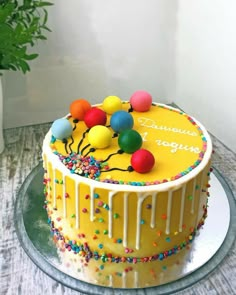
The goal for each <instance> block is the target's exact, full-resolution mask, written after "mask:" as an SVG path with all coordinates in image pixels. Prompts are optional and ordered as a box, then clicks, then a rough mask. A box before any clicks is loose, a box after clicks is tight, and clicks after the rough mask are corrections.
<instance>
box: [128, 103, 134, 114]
mask: <svg viewBox="0 0 236 295" xmlns="http://www.w3.org/2000/svg"><path fill="white" fill-rule="evenodd" d="M133 111H134V109H133V107H132V105H130V108H129V109H128V113H132V112H133Z"/></svg>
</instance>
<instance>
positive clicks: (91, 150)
mask: <svg viewBox="0 0 236 295" xmlns="http://www.w3.org/2000/svg"><path fill="white" fill-rule="evenodd" d="M95 151H96V149H95V148H90V149H89V151H88V152H87V154H85V155H84V157H87V156H88V155H89V154H90V153H93V152H95Z"/></svg>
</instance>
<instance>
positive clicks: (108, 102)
mask: <svg viewBox="0 0 236 295" xmlns="http://www.w3.org/2000/svg"><path fill="white" fill-rule="evenodd" d="M102 107H103V109H104V111H105V112H106V113H107V114H110V115H112V114H113V113H115V112H117V111H119V110H121V109H122V101H121V99H120V98H119V97H118V96H113V95H111V96H107V97H106V98H105V99H104V100H103V104H102Z"/></svg>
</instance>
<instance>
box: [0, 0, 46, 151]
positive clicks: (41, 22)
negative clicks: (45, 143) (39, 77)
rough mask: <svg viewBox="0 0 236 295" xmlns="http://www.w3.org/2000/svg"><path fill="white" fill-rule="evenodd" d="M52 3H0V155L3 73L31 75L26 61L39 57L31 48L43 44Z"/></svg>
mask: <svg viewBox="0 0 236 295" xmlns="http://www.w3.org/2000/svg"><path fill="white" fill-rule="evenodd" d="M50 5H52V3H51V2H46V1H42V0H21V1H19V0H0V153H1V152H2V151H3V148H4V143H3V135H2V117H3V114H2V108H3V106H2V100H3V98H2V82H1V75H2V73H3V72H4V71H5V70H13V71H21V72H23V73H24V74H25V73H26V72H27V71H30V66H29V61H31V60H33V59H35V58H37V57H38V54H37V53H34V52H32V49H31V48H32V47H33V46H34V45H35V44H36V43H37V42H38V41H39V40H46V39H47V38H46V36H45V31H50V29H49V28H48V27H47V21H48V12H47V10H46V8H47V7H48V6H50Z"/></svg>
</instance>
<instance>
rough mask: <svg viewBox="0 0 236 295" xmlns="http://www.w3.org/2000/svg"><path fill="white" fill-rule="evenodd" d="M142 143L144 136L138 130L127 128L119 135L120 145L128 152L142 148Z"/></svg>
mask: <svg viewBox="0 0 236 295" xmlns="http://www.w3.org/2000/svg"><path fill="white" fill-rule="evenodd" d="M142 143H143V140H142V137H141V135H140V134H139V133H138V132H137V131H136V130H132V129H130V130H125V131H123V132H121V134H120V135H119V137H118V144H119V147H120V148H121V149H122V150H123V151H124V152H126V153H128V154H132V153H133V152H135V151H137V150H138V149H140V147H141V146H142Z"/></svg>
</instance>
